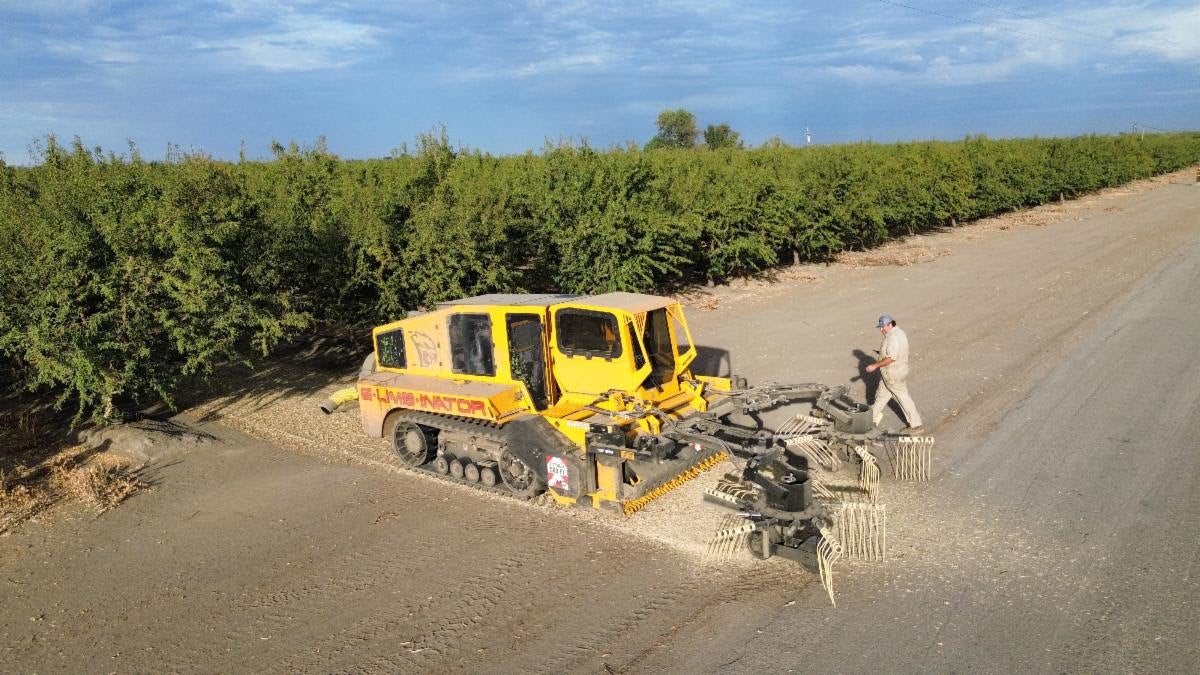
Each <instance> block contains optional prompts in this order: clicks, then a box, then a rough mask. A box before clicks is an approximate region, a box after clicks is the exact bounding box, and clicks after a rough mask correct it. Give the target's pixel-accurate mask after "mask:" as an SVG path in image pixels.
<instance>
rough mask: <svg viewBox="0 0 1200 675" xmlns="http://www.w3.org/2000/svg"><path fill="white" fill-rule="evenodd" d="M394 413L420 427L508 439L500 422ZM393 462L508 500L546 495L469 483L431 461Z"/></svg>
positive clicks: (532, 498)
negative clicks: (417, 462)
mask: <svg viewBox="0 0 1200 675" xmlns="http://www.w3.org/2000/svg"><path fill="white" fill-rule="evenodd" d="M397 416H398V417H399V418H402V419H405V420H408V421H409V422H415V423H417V424H420V425H422V426H426V427H432V428H434V429H439V430H445V431H452V432H459V433H467V434H472V435H474V436H479V437H481V438H486V439H488V440H491V441H496V442H498V443H501V444H504V445H507V439H506V438H505V437H504V431H503V430H502V429H501V428H500V425H498V424H496V423H494V422H490V421H487V420H470V419H463V418H461V417H452V416H450V415H439V414H438V413H431V412H424V411H420V410H401V411H399V412H398V413H397ZM389 442H390V441H389ZM396 463H397V465H399V466H401V467H403V468H404V469H406V470H409V471H414V472H417V473H422V474H425V475H427V476H433V477H434V478H437V479H438V480H441V481H445V482H447V483H454V484H455V485H462V486H465V487H469V488H472V489H475V490H479V491H480V492H486V493H488V494H493V495H501V496H504V497H508V498H509V499H515V500H516V501H519V502H536V501H538V500H539V499H540V498H543V497H544V495H545V494H546V493H545V492H542V493H539V494H536V495H534V496H532V497H522V496H521V495H518V494H516V493H514V492H513V491H512V490H509V489H508V486H507V485H505V484H504V483H503V482H499V483H497V484H496V486H495V487H488V486H486V485H484V484H483V483H472V482H471V481H469V480H467V479H466V478H455V477H454V476H451V475H449V474H444V473H438V471H437V470H435V469H434V468H433V461H432V460H430V461H428V462H425V463H424V464H421V465H420V466H413V465H411V464H408V463H406V462H403V461H400V460H397V462H396Z"/></svg>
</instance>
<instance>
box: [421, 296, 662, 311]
mask: <svg viewBox="0 0 1200 675" xmlns="http://www.w3.org/2000/svg"><path fill="white" fill-rule="evenodd" d="M674 302H675V301H674V300H672V299H671V298H664V297H662V296H658V295H644V294H642V293H625V292H621V291H618V292H614V293H602V294H600V295H569V294H565V293H488V294H486V295H476V296H475V297H471V298H462V299H460V300H446V301H445V302H439V303H437V308H438V309H449V308H450V307H457V306H463V305H474V306H478V307H484V306H491V307H496V306H509V307H550V306H551V305H562V304H573V305H591V306H594V307H606V308H608V309H617V310H622V311H626V312H649V311H651V310H655V309H659V308H662V307H666V306H667V305H670V304H673V303H674Z"/></svg>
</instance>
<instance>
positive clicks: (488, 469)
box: [478, 462, 500, 487]
mask: <svg viewBox="0 0 1200 675" xmlns="http://www.w3.org/2000/svg"><path fill="white" fill-rule="evenodd" d="M478 466H479V482H480V483H483V484H484V485H486V486H488V487H495V486H496V483H498V482H499V480H500V479H499V477H498V476H497V475H496V467H495V465H494V464H491V463H487V462H484V463H480V464H479V465H478Z"/></svg>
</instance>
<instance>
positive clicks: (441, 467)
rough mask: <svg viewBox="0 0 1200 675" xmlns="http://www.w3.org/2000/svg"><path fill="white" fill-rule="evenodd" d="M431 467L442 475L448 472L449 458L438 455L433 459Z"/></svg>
mask: <svg viewBox="0 0 1200 675" xmlns="http://www.w3.org/2000/svg"><path fill="white" fill-rule="evenodd" d="M433 468H434V470H436V471H437V472H438V473H440V474H442V475H445V474H448V473H450V458H448V457H446V456H445V455H438V457H437V459H435V460H433Z"/></svg>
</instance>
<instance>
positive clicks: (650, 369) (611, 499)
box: [358, 293, 730, 512]
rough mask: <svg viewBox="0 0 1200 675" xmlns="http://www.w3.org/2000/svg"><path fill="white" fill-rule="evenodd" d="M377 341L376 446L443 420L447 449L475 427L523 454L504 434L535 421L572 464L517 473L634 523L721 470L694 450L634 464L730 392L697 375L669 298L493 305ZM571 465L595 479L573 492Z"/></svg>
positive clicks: (378, 336)
mask: <svg viewBox="0 0 1200 675" xmlns="http://www.w3.org/2000/svg"><path fill="white" fill-rule="evenodd" d="M372 339H373V341H374V348H375V350H374V356H375V359H374V367H373V368H370V369H364V372H363V373H362V374H360V379H359V384H358V398H359V406H360V410H361V415H362V424H363V430H364V431H365V432H366V433H367V434H368V435H371V436H376V437H378V436H385V435H388V434H389V433H391V430H392V429H393V428H394V424H395V423H394V422H392V421H391V420H395V419H398V417H397V415H398V414H409V415H410V417H411V413H405V412H404V411H418V412H419V413H422V414H425V415H424V416H423V417H420V420H424V421H422V422H421V425H422V427H423V428H426V427H432V428H429V429H427V432H428V434H427V435H432V434H433V433H436V431H437V427H438V426H442V425H441V423H440V422H438V420H443V419H444V420H446V424H445V426H446V429H447V431H446V432H445V434H446V438H447V439H450V438H454V439H461V438H466V437H465V436H463V434H466V433H467V432H465V431H461V429H465V428H467V427H464V426H463V425H462V424H461V421H462V420H471V421H478V422H479V423H480V424H481V425H482V426H481V427H480V428H481V429H486V430H488V431H487V433H488V434H491V437H493V438H496V439H500V440H498V441H495V443H499V444H500V445H504V444H506V443H507V444H509V445H512V444H513V443H518V442H517V441H512V440H505V438H506V437H505V436H504V433H503V430H504V429H505V428H506V427H508V426H509V425H513V424H514V423H515V422H518V421H522V420H523V421H524V422H529V421H530V417H531V416H537V417H540V418H541V419H542V420H544V421H545V422H547V423H548V424H549V425H550V427H552V428H553V430H554V432H556V434H557V435H558V436H559V438H558V439H550V441H551V444H553V445H557V447H558V448H559V452H560V454H561V453H562V452H564V451H563V449H564V448H567V449H568V450H567V451H566V454H573V456H572V457H559V455H556V454H554V453H552V452H548V454H546V455H545V457H546V465H545V466H544V467H543V466H541V464H542V462H541V461H540V459H538V457H540V455H538V456H537V457H535V456H534V454H533V451H532V450H531V449H530V448H526V447H523V446H522V447H521V450H522V451H523V452H524V453H525V454H524V455H523V458H533V459H523V461H524V462H525V463H526V464H529V463H534V462H535V460H536V463H537V464H538V466H535V467H530V468H531V469H533V470H534V471H535V472H538V473H541V472H542V471H543V470H544V471H546V481H547V489H548V490H549V492H550V493H551V494H552V495H553V496H554V498H555V500H557V501H559V502H560V503H582V504H587V505H590V506H594V507H597V508H600V507H605V508H614V509H617V510H623V511H625V512H631V511H633V510H636V509H637V508H640V506H641V505H642V504H643V503H644V502H645V501H648V500H649V499H650V498H652V497H653V496H656V494H657V493H658V492H661V491H665V489H669V488H670V487H673V486H674V484H675V483H677V482H679V481H682V480H685V479H686V478H690V477H691V476H693V475H695V474H696V473H699V471H700V470H702V469H703V468H707V466H709V465H711V464H713V463H715V462H716V461H719V460H718V459H714V458H715V457H717V456H718V455H721V453H720V452H719V451H718V450H716V449H712V448H701V447H699V445H697V447H696V448H695V449H694V450H693V451H691V452H679V453H675V456H673V457H672V458H670V459H664V458H662V457H657V458H655V459H653V460H651V459H647V457H646V453H645V452H642V453H640V454H639V452H638V451H637V446H638V439H639V437H642V436H645V437H647V438H648V437H652V436H654V435H655V434H658V433H659V432H660V427H661V425H662V419H663V418H664V417H667V418H674V419H682V418H685V417H687V416H688V415H692V414H695V413H697V412H704V411H705V410H707V409H708V405H709V403H710V398H711V396H712V395H714V394H715V395H719V393H720V392H722V391H728V390H729V389H730V381H729V380H728V379H725V378H718V377H703V376H694V375H693V374H692V372H691V368H692V364H693V362H694V361H695V360H696V357H697V350H696V347H695V344H694V342H693V340H692V336H691V331H690V329H689V327H688V324H687V319H686V317H685V316H684V311H683V307H682V306H681V305H680V304H679V303H678V302H676V301H674V300H672V299H670V298H665V297H658V296H650V295H641V294H635V293H607V294H603V295H597V296H588V297H577V296H559V295H516V294H496V295H487V296H480V297H476V298H467V299H463V300H459V301H453V302H448V303H443V304H442V305H440V306H439V307H438V309H437V310H436V311H433V312H429V313H425V314H420V315H415V316H410V317H409V318H406V319H403V320H400V321H396V322H393V323H389V324H386V325H383V326H379V327H377V328H375V329H374V331H373V332H372ZM431 415H433V416H431ZM434 416H436V417H434ZM414 419H416V418H414ZM451 425H457V426H454V428H455V429H458V430H459V431H454V432H451V431H450V430H449V429H450V426H451ZM539 426H540V423H539ZM455 434H457V435H455ZM514 438H515V436H514ZM541 438H545V435H544V434H543V436H542V437H541ZM597 439H601V440H602V441H603V442H599V441H598V440H597ZM643 440H644V439H643ZM560 441H565V443H563V442H560ZM418 443H419V439H418ZM457 443H458V444H457V445H454V444H453V443H449V442H445V443H437V446H438V447H437V448H436V453H437V455H438V456H439V457H440V456H442V455H447V456H449V454H450V453H451V452H452V451H454V452H457V453H459V454H462V453H463V452H467V451H469V452H471V453H473V454H475V455H476V456H480V457H481V456H482V455H479V454H478V453H477V452H475V450H472V449H470V443H469V442H468V441H465V440H463V441H457ZM480 443H481V444H482V445H481V448H482V446H483V445H486V443H484V442H482V441H481V442H480ZM520 443H522V444H524V445H528V442H527V441H520ZM455 448H457V450H454V449H455ZM464 448H467V450H464ZM514 449H515V446H514ZM540 450H547V451H549V450H550V449H549V448H541V449H539V451H540ZM434 451H435V449H434V448H430V449H429V452H430V455H429V456H430V457H431V458H432V457H433V452H434ZM481 451H482V450H481ZM500 451H503V448H501V449H500V450H495V451H494V452H500ZM568 459H569V460H570V461H569V462H568V463H569V464H570V465H571V466H572V467H573V468H574V470H575V471H576V472H582V473H585V474H587V475H583V476H577V477H575V478H574V479H573V480H575V484H574V485H570V484H568V483H567V481H566V478H565V477H564V476H559V475H557V474H556V471H561V467H560V464H561V463H562V461H564V460H568ZM464 461H466V460H464ZM441 465H442V466H445V465H444V464H441ZM580 485H582V486H585V489H583V490H580V489H579V486H580ZM567 487H570V488H571V489H566V488H567Z"/></svg>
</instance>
